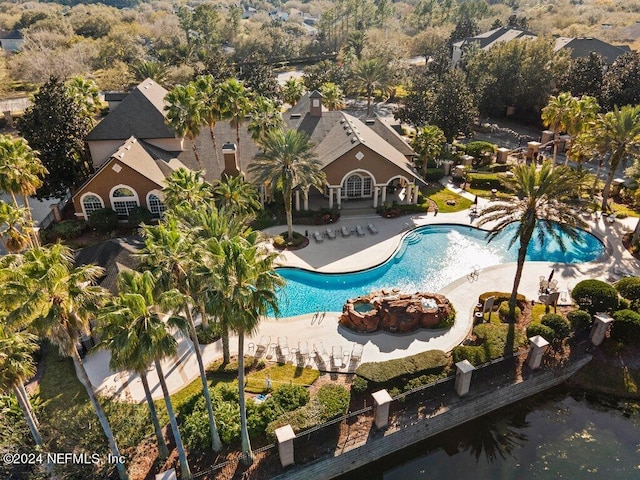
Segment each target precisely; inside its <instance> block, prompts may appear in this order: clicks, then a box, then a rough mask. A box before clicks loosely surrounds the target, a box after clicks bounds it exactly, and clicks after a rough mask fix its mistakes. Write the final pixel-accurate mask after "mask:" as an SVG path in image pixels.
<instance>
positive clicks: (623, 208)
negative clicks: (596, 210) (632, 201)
mask: <svg viewBox="0 0 640 480" xmlns="http://www.w3.org/2000/svg"><path fill="white" fill-rule="evenodd" d="M611 210H612V211H613V213H614V215H626V216H627V217H636V218H637V217H640V212H637V211H636V210H634V209H633V208H631V207H629V206H628V205H624V204H622V203H616V202H615V200H612V201H611Z"/></svg>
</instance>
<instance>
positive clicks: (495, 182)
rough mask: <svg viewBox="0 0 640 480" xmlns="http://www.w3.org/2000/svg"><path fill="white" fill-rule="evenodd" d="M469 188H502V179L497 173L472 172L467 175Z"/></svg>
mask: <svg viewBox="0 0 640 480" xmlns="http://www.w3.org/2000/svg"><path fill="white" fill-rule="evenodd" d="M469 180H470V181H471V188H480V189H482V190H489V189H493V188H495V189H496V190H501V189H503V188H504V181H503V180H502V178H500V177H498V175H496V174H493V173H472V174H470V175H469Z"/></svg>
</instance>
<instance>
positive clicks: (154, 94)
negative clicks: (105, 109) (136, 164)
mask: <svg viewBox="0 0 640 480" xmlns="http://www.w3.org/2000/svg"><path fill="white" fill-rule="evenodd" d="M167 93H168V92H167V90H165V89H164V88H162V87H161V86H160V85H158V84H157V83H156V82H154V81H153V80H151V79H149V78H147V79H146V80H144V81H143V82H141V83H140V84H139V85H137V86H136V87H135V88H134V89H133V91H132V92H131V93H130V94H129V95H127V96H126V97H125V98H124V99H123V100H122V102H121V103H120V105H118V108H116V109H114V110H113V111H111V112H109V114H108V115H107V116H106V117H105V118H104V119H103V120H102V121H101V122H100V123H99V124H98V125H97V126H96V127H95V128H94V129H93V130H91V132H89V135H87V138H86V140H89V141H91V140H126V139H128V138H129V137H131V136H134V137H136V138H149V139H150V138H175V136H176V134H175V131H174V130H173V128H171V127H169V126H168V125H167V124H166V123H165V112H164V97H165V95H166V94H167Z"/></svg>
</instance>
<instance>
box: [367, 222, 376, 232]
mask: <svg viewBox="0 0 640 480" xmlns="http://www.w3.org/2000/svg"><path fill="white" fill-rule="evenodd" d="M367 228H368V229H369V231H370V232H371V233H372V234H374V235H375V234H376V233H378V229H377V228H376V226H375V225H374V224H373V223H370V224H368V225H367Z"/></svg>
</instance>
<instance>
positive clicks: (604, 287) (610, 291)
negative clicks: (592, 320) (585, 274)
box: [571, 280, 618, 315]
mask: <svg viewBox="0 0 640 480" xmlns="http://www.w3.org/2000/svg"><path fill="white" fill-rule="evenodd" d="M571 297H572V298H573V300H575V302H576V303H577V304H578V306H579V307H580V310H586V311H587V312H589V313H590V314H591V315H594V314H596V313H598V312H612V311H614V310H616V309H617V308H618V292H617V291H616V289H615V288H613V287H612V286H611V285H609V284H608V283H605V282H602V281H600V280H583V281H582V282H580V283H578V284H577V285H576V286H575V288H574V289H573V291H572V292H571Z"/></svg>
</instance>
